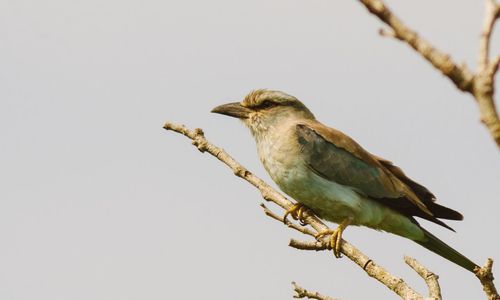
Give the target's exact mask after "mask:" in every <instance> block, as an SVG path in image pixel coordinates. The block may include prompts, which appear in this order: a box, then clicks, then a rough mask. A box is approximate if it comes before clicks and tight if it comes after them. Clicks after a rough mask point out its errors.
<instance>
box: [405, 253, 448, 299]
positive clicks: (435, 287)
mask: <svg viewBox="0 0 500 300" xmlns="http://www.w3.org/2000/svg"><path fill="white" fill-rule="evenodd" d="M405 262H406V264H407V265H409V266H410V267H411V268H412V269H413V270H414V271H415V272H417V273H418V275H420V277H422V279H423V280H424V281H425V283H426V284H427V288H428V289H429V298H428V299H429V300H431V299H432V300H440V299H441V288H440V287H439V282H438V279H439V276H437V275H436V274H434V273H432V272H431V271H429V270H428V269H427V268H425V267H424V266H423V265H421V264H420V263H419V262H418V261H417V260H416V259H414V258H411V257H409V256H405Z"/></svg>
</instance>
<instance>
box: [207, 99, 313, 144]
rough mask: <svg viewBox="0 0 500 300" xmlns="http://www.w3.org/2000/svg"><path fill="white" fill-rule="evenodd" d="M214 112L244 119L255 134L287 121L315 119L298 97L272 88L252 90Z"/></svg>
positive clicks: (220, 106) (262, 132)
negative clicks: (239, 99) (242, 97)
mask: <svg viewBox="0 0 500 300" xmlns="http://www.w3.org/2000/svg"><path fill="white" fill-rule="evenodd" d="M212 112H213V113H218V114H223V115H226V116H230V117H235V118H238V119H240V120H242V121H243V123H245V125H246V126H247V127H248V128H249V129H250V131H251V132H252V134H253V135H254V136H256V135H261V134H264V133H265V132H266V131H268V130H270V129H271V128H273V127H276V126H278V125H279V124H282V123H283V122H286V121H293V120H296V119H314V115H313V114H312V113H311V111H309V109H307V107H306V106H305V105H304V104H303V103H302V102H300V101H299V100H298V99H297V98H295V97H293V96H290V95H288V94H285V93H283V92H280V91H272V90H255V91H252V92H251V93H250V94H248V95H247V96H246V97H245V99H243V101H241V102H233V103H228V104H223V105H219V106H217V107H216V108H214V109H212Z"/></svg>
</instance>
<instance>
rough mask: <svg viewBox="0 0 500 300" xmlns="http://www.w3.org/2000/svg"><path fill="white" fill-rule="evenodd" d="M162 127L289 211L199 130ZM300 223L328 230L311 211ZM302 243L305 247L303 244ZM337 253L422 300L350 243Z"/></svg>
mask: <svg viewBox="0 0 500 300" xmlns="http://www.w3.org/2000/svg"><path fill="white" fill-rule="evenodd" d="M163 128H165V129H166V130H172V131H175V132H178V133H180V134H183V135H184V136H186V137H188V138H190V139H191V140H193V143H192V144H193V145H194V146H196V147H197V148H198V150H200V151H201V152H208V153H210V154H211V155H213V156H215V157H216V158H217V159H219V160H220V161H221V162H223V163H224V164H226V165H227V166H228V167H229V168H230V169H231V170H232V171H233V173H234V174H235V175H236V176H238V177H240V178H242V179H244V180H246V181H248V182H249V183H250V184H252V185H253V186H255V187H256V188H257V189H259V191H260V192H261V194H262V197H263V198H264V199H265V200H267V201H271V202H273V203H275V204H277V205H279V206H280V207H282V208H284V209H289V208H290V207H292V206H293V203H292V202H291V201H290V200H288V199H287V198H285V197H284V196H283V195H281V194H280V193H279V192H277V191H276V190H274V189H273V188H272V187H271V186H269V185H268V184H267V183H265V182H264V181H263V180H262V179H260V178H258V177H257V176H255V175H253V174H252V173H251V172H249V171H248V170H247V169H245V168H244V167H243V166H242V165H240V164H239V163H238V162H236V161H235V160H234V159H233V158H232V157H231V156H230V155H229V154H227V153H226V152H225V151H224V150H222V149H221V148H219V147H217V146H215V145H213V144H211V143H210V142H208V141H207V139H206V138H205V136H204V134H203V130H201V129H195V130H189V129H188V128H186V127H185V126H184V125H178V124H173V123H169V122H167V123H166V124H165V125H164V126H163ZM266 214H267V213H266ZM268 215H269V214H268ZM273 215H274V214H273V213H271V214H270V215H269V216H270V217H272V218H273V219H276V220H279V221H281V218H279V217H277V216H275V215H274V216H273ZM303 221H304V223H305V224H308V225H311V227H312V228H314V229H315V230H316V232H323V231H325V230H327V229H329V228H328V227H327V226H326V225H325V224H324V223H323V222H321V221H320V220H319V219H318V218H317V217H316V216H315V215H314V214H312V212H310V211H305V212H304V214H303ZM289 227H291V228H293V229H296V230H297V227H296V226H295V227H292V226H289ZM299 231H300V232H303V231H302V230H299ZM307 234H309V233H307ZM325 240H326V238H325ZM292 241H293V240H292ZM292 241H291V242H290V244H291V245H293V244H294V242H292ZM296 244H297V245H299V244H301V243H300V242H297V243H296ZM302 244H303V245H304V243H302ZM325 249H326V248H325ZM340 250H341V252H342V253H343V254H344V255H345V256H346V257H348V258H349V259H350V260H352V261H353V262H355V263H356V264H357V265H358V266H360V267H361V268H362V269H363V270H364V271H365V272H366V273H367V274H368V275H369V276H370V277H373V278H375V279H376V280H378V281H379V282H380V283H382V284H383V285H385V286H386V287H388V288H389V289H390V290H391V291H393V292H394V293H396V294H397V295H398V296H400V297H401V298H403V299H422V298H423V297H422V296H421V295H420V294H418V293H417V292H416V291H415V290H413V289H412V288H411V287H410V286H408V284H406V283H405V282H404V280H402V279H401V278H397V277H395V276H394V275H392V274H391V273H389V272H388V271H387V270H386V269H384V268H383V267H381V266H379V265H377V264H375V263H374V262H373V260H371V259H370V258H368V256H366V255H365V254H363V253H362V252H361V251H359V250H358V249H357V248H356V247H354V246H353V245H351V244H349V243H348V242H346V241H345V240H341V244H340Z"/></svg>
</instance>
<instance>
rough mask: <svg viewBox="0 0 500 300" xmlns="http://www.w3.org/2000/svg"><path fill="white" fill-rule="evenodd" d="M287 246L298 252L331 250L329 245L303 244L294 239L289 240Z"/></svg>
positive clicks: (320, 243) (318, 242)
mask: <svg viewBox="0 0 500 300" xmlns="http://www.w3.org/2000/svg"><path fill="white" fill-rule="evenodd" d="M288 246H290V247H292V248H295V249H299V250H314V251H322V250H331V247H330V245H329V243H324V242H322V241H311V242H304V241H299V240H296V239H291V240H290V243H288Z"/></svg>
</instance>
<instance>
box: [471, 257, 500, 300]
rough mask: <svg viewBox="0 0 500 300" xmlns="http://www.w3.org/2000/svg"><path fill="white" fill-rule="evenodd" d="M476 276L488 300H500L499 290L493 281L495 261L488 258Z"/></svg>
mask: <svg viewBox="0 0 500 300" xmlns="http://www.w3.org/2000/svg"><path fill="white" fill-rule="evenodd" d="M476 276H477V278H479V281H480V282H481V284H482V285H483V291H484V293H485V294H486V297H487V299H488V300H500V295H498V292H497V289H496V288H495V284H494V283H493V280H494V279H495V278H494V277H493V260H492V259H491V258H488V259H487V260H486V263H485V264H484V266H483V267H482V268H480V269H479V270H477V271H476Z"/></svg>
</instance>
